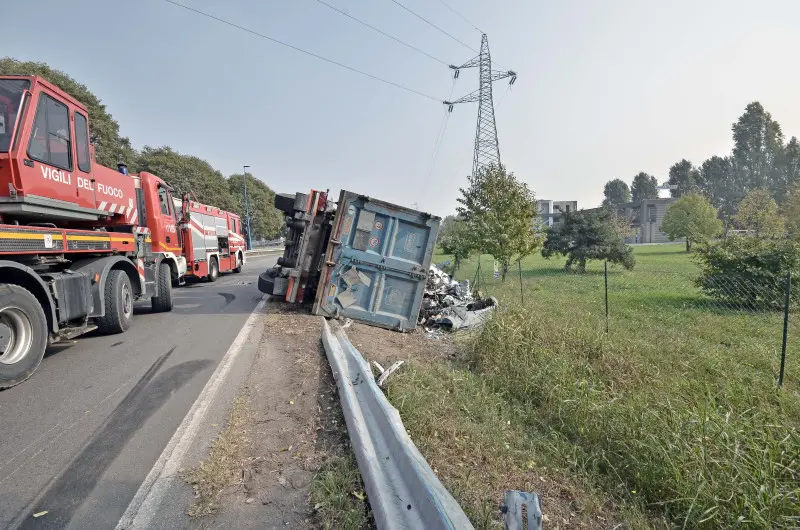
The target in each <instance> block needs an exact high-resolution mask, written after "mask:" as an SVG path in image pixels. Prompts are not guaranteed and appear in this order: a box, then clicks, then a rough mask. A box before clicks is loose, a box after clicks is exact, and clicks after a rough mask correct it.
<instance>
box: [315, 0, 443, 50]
mask: <svg viewBox="0 0 800 530" xmlns="http://www.w3.org/2000/svg"><path fill="white" fill-rule="evenodd" d="M316 1H317V2H319V3H320V4H322V5H324V6H326V7H328V8H330V9H332V10H334V11H336V12H337V13H339V14H340V15H344V16H346V17H347V18H349V19H351V20H355V21H356V22H358V23H359V24H361V25H362V26H366V27H368V28H369V29H371V30H372V31H376V32H378V33H380V34H381V35H383V36H385V37H389V38H390V39H392V40H393V41H395V42H399V43H400V44H402V45H403V46H405V47H407V48H410V49H412V50H414V51H415V52H418V53H421V54H422V55H424V56H426V57H429V58H431V59H433V60H434V61H439V62H440V63H442V64H443V65H445V66H449V65H450V63H448V62H445V61H443V60H441V59H439V58H438V57H434V56H433V55H431V54H429V53H427V52H425V51H423V50H420V49H419V48H417V47H416V46H413V45H411V44H409V43H407V42H405V41H402V40H400V39H398V38H397V37H395V36H394V35H389V34H388V33H386V32H385V31H382V30H380V29H378V28H376V27H375V26H373V25H371V24H369V23H367V22H364V21H363V20H361V19H358V18H356V17H354V16H353V15H351V14H350V13H348V12H347V11H343V10H341V9H339V8H338V7H336V6H332V5H331V4H329V3H328V2H325V0H316Z"/></svg>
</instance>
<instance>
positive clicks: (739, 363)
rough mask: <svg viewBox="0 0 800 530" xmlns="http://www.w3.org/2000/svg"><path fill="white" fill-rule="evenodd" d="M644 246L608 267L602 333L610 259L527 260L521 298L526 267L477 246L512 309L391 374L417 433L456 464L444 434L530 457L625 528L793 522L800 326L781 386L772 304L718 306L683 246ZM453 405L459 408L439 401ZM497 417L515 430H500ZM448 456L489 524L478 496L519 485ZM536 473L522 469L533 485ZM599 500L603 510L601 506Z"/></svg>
mask: <svg viewBox="0 0 800 530" xmlns="http://www.w3.org/2000/svg"><path fill="white" fill-rule="evenodd" d="M446 258H447V257H446V256H436V258H435V261H441V260H442V259H446ZM636 258H637V265H636V267H635V269H634V270H633V271H624V270H622V269H620V268H616V267H612V268H610V271H609V308H610V318H609V322H608V325H609V333H608V334H606V333H605V326H606V320H605V310H604V308H605V298H604V277H603V265H602V263H591V264H590V266H589V267H588V271H587V273H586V274H584V275H573V274H566V273H563V272H562V271H561V267H562V266H563V262H564V261H563V260H560V259H559V260H544V259H543V258H541V257H540V256H532V257H530V258H528V259H526V260H524V261H523V263H522V294H524V303H522V301H521V293H520V282H519V272H518V271H517V270H516V268H514V269H513V270H512V272H511V273H510V274H509V276H508V277H507V278H506V281H505V283H503V282H501V281H500V280H495V279H493V278H492V274H491V269H492V266H491V260H490V258H488V257H482V258H481V260H480V261H481V269H482V270H483V281H481V282H480V289H481V290H482V291H484V292H485V293H486V294H491V295H495V296H497V297H498V298H499V299H500V301H501V304H502V308H503V309H502V310H501V311H499V312H498V313H497V315H496V316H495V318H493V319H492V320H491V321H490V322H489V323H488V324H487V325H486V326H484V327H483V328H482V329H480V330H479V331H477V332H474V333H473V334H471V335H467V336H464V337H462V339H461V340H462V344H461V348H460V349H461V351H462V354H463V355H462V360H461V361H460V362H456V363H451V364H445V363H446V361H442V362H439V363H434V364H433V365H431V366H424V365H418V366H415V367H414V370H413V371H409V372H407V373H406V374H404V375H403V374H401V375H400V376H399V377H398V378H397V381H396V382H395V383H394V386H393V388H392V390H391V397H392V401H393V403H395V405H396V406H398V408H400V410H401V414H402V415H403V418H404V421H405V422H406V426H407V427H408V428H409V429H410V430H411V431H412V437H413V438H414V439H415V441H417V443H419V444H420V446H421V447H423V448H424V450H423V453H424V454H425V455H426V457H429V458H433V461H434V462H435V463H437V465H441V464H438V462H445V463H447V462H448V459H447V457H445V456H442V455H441V454H440V452H439V451H440V450H441V448H445V449H446V450H447V452H446V453H445V454H453V455H460V457H464V458H465V457H467V456H469V455H472V458H473V459H474V458H478V457H483V458H487V459H488V461H487V462H484V463H483V464H482V467H497V468H500V469H512V468H514V467H522V468H523V469H524V463H525V462H526V461H527V460H526V456H523V455H531V458H532V459H535V460H536V462H537V467H539V466H545V467H546V468H547V469H548V470H550V471H551V473H553V480H560V481H562V484H564V485H565V486H564V487H565V488H566V489H567V490H569V491H571V492H573V495H572V496H567V497H569V498H573V497H577V498H584V499H588V500H587V501H586V502H585V505H584V506H580V507H579V509H578V508H576V509H575V511H577V512H578V513H577V516H578V517H579V518H580V517H588V518H589V519H590V520H594V519H592V518H593V517H595V516H597V517H602V518H603V520H609V518H610V519H614V518H615V517H616V518H617V519H618V520H620V521H622V523H623V524H624V525H625V526H627V527H630V528H641V527H658V528H731V527H738V528H796V527H797V526H798V525H799V524H800V518H798V514H800V475H799V474H798V473H799V471H798V470H799V469H800V436H799V435H798V431H797V427H798V425H800V386H798V383H797V381H798V380H799V379H800V362H798V359H800V329H798V328H797V326H795V325H794V324H792V325H791V326H790V330H789V344H788V346H789V348H788V362H787V379H786V382H785V385H784V387H783V388H782V389H777V387H776V375H777V371H778V365H779V360H780V359H779V355H780V348H781V334H782V315H781V314H780V313H777V312H745V311H736V310H732V309H730V308H721V307H719V306H716V305H714V304H712V303H711V301H710V300H709V299H708V298H706V297H705V296H704V295H703V294H702V293H700V292H699V291H698V289H697V288H696V287H695V285H694V282H693V278H694V277H695V276H696V275H697V267H696V265H695V264H694V262H693V261H692V259H691V258H690V256H689V255H688V254H686V253H685V252H683V247H682V246H681V245H665V246H643V247H637V248H636ZM477 266H478V260H477V259H474V260H472V261H469V262H467V263H465V264H463V266H462V270H461V271H459V274H458V277H459V278H460V279H463V278H469V279H470V280H473V279H474V278H475V275H476V270H477ZM426 378H427V379H426ZM428 379H431V382H429V383H428V385H429V386H430V389H428V390H426V391H424V392H423V391H420V389H419V387H420V385H421V383H420V381H426V380H428ZM434 380H438V381H444V383H442V384H439V385H435V384H434V383H433V381H434ZM465 382H466V383H465ZM412 383H413V384H412ZM456 383H457V384H459V385H467V386H468V390H467V391H465V392H463V393H462V395H461V397H460V398H455V397H454V395H455V394H454V392H455V391H454V390H453V389H450V388H449V387H448V386H447V385H448V384H456ZM445 390H448V391H449V392H450V393H451V394H445ZM485 396H489V397H485ZM408 403H413V406H408ZM448 403H449V404H450V409H452V411H451V412H450V413H446V414H441V413H440V412H439V410H440V409H441V408H442V407H443V406H444V405H446V404H448ZM464 408H466V409H467V410H469V409H470V408H472V409H478V410H477V411H476V410H473V411H472V412H470V413H464V412H463V410H464ZM459 411H461V412H459ZM437 417H439V418H443V417H444V418H447V420H446V421H445V420H441V419H440V420H439V421H438V424H441V425H451V424H452V425H453V427H452V429H456V430H464V429H466V430H471V431H472V432H473V435H472V436H473V438H471V440H472V441H473V443H479V445H480V446H481V447H482V448H481V449H480V450H479V451H473V450H470V449H461V450H459V449H458V448H457V447H454V446H453V442H452V436H449V437H447V440H446V441H445V440H444V439H443V438H442V436H441V429H442V428H443V427H441V428H437V421H435V418H437ZM498 417H499V418H501V419H504V420H505V421H507V422H510V425H511V426H512V427H514V434H513V436H510V437H508V438H506V439H505V440H504V441H501V439H499V438H498V434H497V433H498V428H497V419H498ZM437 429H438V431H437ZM499 432H502V431H499ZM478 440H479V442H478ZM498 445H499V446H500V447H499V452H498V447H497V446H498ZM515 451H518V452H519V456H518V457H513V456H509V454H511V455H513V454H516V453H515ZM429 455H430V456H429ZM458 457H459V456H454V457H451V458H458ZM509 459H510V461H509ZM509 462H511V463H509ZM443 467H444V466H443ZM471 468H474V465H472V466H471ZM446 469H447V470H448V471H447V473H445V474H443V475H442V479H443V480H444V481H445V483H446V485H448V487H451V489H452V490H453V492H454V495H456V497H457V498H458V499H459V501H461V502H462V504H463V505H465V508H466V509H467V510H468V512H469V514H470V516H471V517H472V518H473V522H476V524H479V525H480V526H482V527H489V526H491V524H494V523H493V522H492V521H494V522H496V520H497V517H496V515H495V516H494V519H492V518H490V519H489V522H487V523H486V524H483V523H482V522H481V521H483V520H484V519H485V515H486V512H485V510H484V509H483V508H482V506H483V504H482V502H485V498H486V496H487V495H488V496H493V497H494V498H492V501H493V502H496V501H498V500H499V498H498V496H499V495H501V494H502V488H511V487H518V485H516V484H500V482H497V481H493V480H491V477H484V478H483V480H482V481H480V483H479V484H473V485H470V484H469V482H468V481H465V480H464V479H463V478H459V475H458V472H457V471H458V470H457V469H455V468H453V467H452V466H449V465H448V466H447V468H446ZM552 470H558V471H552ZM529 475H530V474H528V475H525V474H523V475H514V476H518V477H522V478H521V479H520V480H522V481H523V483H524V484H523V485H524V486H525V487H526V488H530V490H532V491H537V487H541V485H540V484H538V483H536V482H535V481H533V482H532V483H531V482H525V481H526V480H527V479H526V478H524V477H528V476H529ZM490 484H491V485H493V486H491V487H490V486H487V485H490ZM487 487H488V489H487ZM481 499H484V500H483V501H482V500H481ZM570 502H571V503H572V504H574V503H575V501H570ZM603 503H605V504H603ZM556 504H557V503H556ZM601 505H604V506H605V507H606V509H607V510H610V514H611V515H608V514H605V515H599V514H602V513H605V512H603V511H602V510H601V509H600V508H598V506H601ZM609 507H610V508H609ZM545 512H547V508H546V506H545ZM593 526H596V527H602V526H604V525H602V524H599V523H598V524H594V525H593Z"/></svg>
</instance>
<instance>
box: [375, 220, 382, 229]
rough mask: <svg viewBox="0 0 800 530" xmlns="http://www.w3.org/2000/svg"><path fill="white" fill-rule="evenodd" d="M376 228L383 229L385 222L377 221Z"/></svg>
mask: <svg viewBox="0 0 800 530" xmlns="http://www.w3.org/2000/svg"><path fill="white" fill-rule="evenodd" d="M375 230H383V223H382V222H380V221H375Z"/></svg>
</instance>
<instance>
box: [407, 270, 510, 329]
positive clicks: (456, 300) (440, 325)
mask: <svg viewBox="0 0 800 530" xmlns="http://www.w3.org/2000/svg"><path fill="white" fill-rule="evenodd" d="M497 305H498V303H497V299H496V298H495V297H493V296H492V297H489V298H484V297H483V295H482V294H481V293H480V292H477V293H474V294H473V292H472V291H471V289H470V284H469V280H464V281H463V282H459V281H456V280H454V279H453V278H451V277H450V275H449V274H447V273H446V272H444V271H443V270H442V269H440V268H439V267H437V266H436V265H431V267H430V270H429V272H428V281H427V283H426V286H425V293H424V297H423V300H422V306H421V308H420V312H419V324H421V325H423V326H424V327H425V329H426V330H428V331H431V330H436V329H445V330H448V331H457V330H461V329H469V328H474V327H477V326H480V325H481V324H483V322H484V321H485V319H486V317H487V316H488V315H489V314H490V313H491V312H492V311H494V310H495V309H497Z"/></svg>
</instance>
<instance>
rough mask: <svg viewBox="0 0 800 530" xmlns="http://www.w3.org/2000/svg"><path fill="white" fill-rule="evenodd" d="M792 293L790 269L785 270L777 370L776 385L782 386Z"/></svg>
mask: <svg viewBox="0 0 800 530" xmlns="http://www.w3.org/2000/svg"><path fill="white" fill-rule="evenodd" d="M791 295H792V270H791V269H789V270H788V271H786V299H785V300H784V302H783V344H782V345H781V370H780V372H778V386H783V372H784V370H785V369H786V339H787V338H788V335H789V302H790V297H791Z"/></svg>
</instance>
